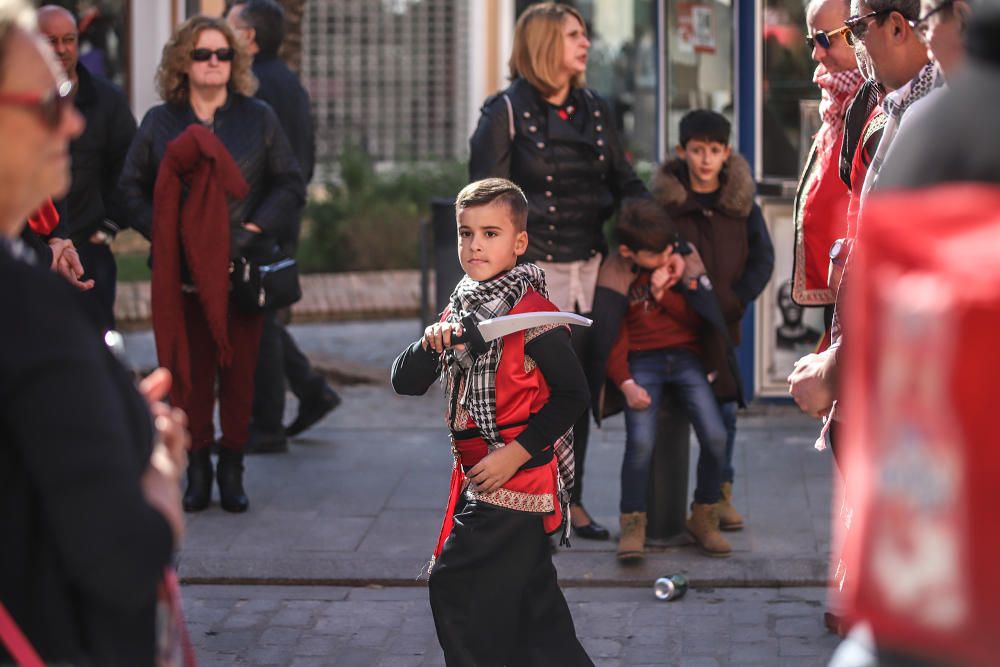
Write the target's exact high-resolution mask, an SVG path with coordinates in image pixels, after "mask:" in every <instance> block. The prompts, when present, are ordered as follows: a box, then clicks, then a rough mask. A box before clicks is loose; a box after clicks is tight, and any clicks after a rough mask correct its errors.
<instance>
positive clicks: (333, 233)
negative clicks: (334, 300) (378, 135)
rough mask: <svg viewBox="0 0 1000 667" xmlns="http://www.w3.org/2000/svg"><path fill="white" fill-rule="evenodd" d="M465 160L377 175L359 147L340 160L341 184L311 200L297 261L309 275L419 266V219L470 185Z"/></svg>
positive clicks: (405, 166)
mask: <svg viewBox="0 0 1000 667" xmlns="http://www.w3.org/2000/svg"><path fill="white" fill-rule="evenodd" d="M466 181H467V176H466V167H465V164H464V163H461V162H441V163H419V164H415V163H410V164H403V165H399V166H397V167H395V168H393V169H392V170H390V171H387V172H386V173H378V172H376V170H375V167H374V165H373V164H372V162H371V160H370V159H369V158H368V156H367V155H365V154H364V153H363V152H361V151H360V150H358V149H349V150H346V151H345V152H344V154H343V156H342V157H341V160H340V182H339V183H338V184H331V185H327V186H326V188H325V193H326V196H325V197H323V198H316V199H313V200H311V201H310V202H309V203H308V205H307V207H306V214H305V217H304V220H303V229H302V242H301V244H300V246H299V251H298V260H299V263H300V265H301V267H302V269H303V270H304V271H308V272H319V271H366V270H381V269H410V268H417V267H418V266H419V265H420V257H419V246H420V244H419V229H420V221H421V220H424V219H427V218H428V217H429V216H430V200H431V198H432V197H453V196H454V195H456V194H457V193H458V191H459V190H460V189H461V188H462V187H463V186H464V185H465V184H466Z"/></svg>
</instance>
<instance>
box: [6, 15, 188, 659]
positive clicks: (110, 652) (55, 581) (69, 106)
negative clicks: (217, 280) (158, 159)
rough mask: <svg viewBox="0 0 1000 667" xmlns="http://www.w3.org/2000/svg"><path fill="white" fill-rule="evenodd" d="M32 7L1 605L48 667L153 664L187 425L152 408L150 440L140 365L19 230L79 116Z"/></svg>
mask: <svg viewBox="0 0 1000 667" xmlns="http://www.w3.org/2000/svg"><path fill="white" fill-rule="evenodd" d="M32 15H33V11H32V10H30V9H28V8H27V6H26V5H25V4H22V3H21V2H19V1H18V0H5V1H4V2H0V145H2V146H3V150H2V151H0V312H3V313H5V319H4V323H3V326H2V327H0V605H2V606H3V607H4V609H5V610H6V611H7V612H8V613H9V615H10V617H11V618H12V619H13V622H14V624H15V625H16V626H17V627H18V629H19V631H20V632H21V633H23V635H24V637H25V638H26V639H27V642H28V643H29V644H30V645H31V647H32V650H33V651H35V652H36V653H37V654H38V655H39V656H40V657H41V660H42V661H44V662H45V663H46V664H50V665H56V664H59V665H70V664H72V665H84V664H86V665H107V666H111V667H116V666H123V667H133V666H137V665H144V666H149V667H151V666H152V665H153V664H154V647H155V644H156V641H155V632H156V599H157V598H156V591H157V583H158V582H159V581H160V580H161V578H162V576H163V571H164V567H165V566H167V565H168V563H169V562H170V559H171V554H172V552H173V551H174V549H175V548H176V547H177V546H178V545H179V543H180V540H181V536H182V534H183V523H184V518H183V517H184V515H183V512H182V510H181V501H180V487H179V476H180V472H179V471H180V470H182V469H183V457H184V449H185V447H186V444H187V442H186V436H185V435H184V433H183V429H182V427H180V424H181V423H182V416H181V415H179V413H178V412H177V411H172V410H169V409H167V408H166V407H165V406H163V405H162V404H160V405H157V406H155V410H156V412H155V414H156V415H157V422H156V424H157V426H158V427H159V426H161V425H162V424H163V423H164V422H167V423H168V424H169V426H168V427H167V428H166V429H164V430H162V431H161V432H160V433H159V436H160V438H159V440H160V442H162V443H164V444H163V445H159V444H158V445H156V446H155V448H154V425H153V421H152V419H151V418H150V410H149V407H148V406H147V404H146V401H144V400H143V397H142V396H141V395H140V394H139V392H137V391H136V389H135V386H134V384H133V381H132V377H131V375H130V374H129V373H128V372H126V370H125V369H124V368H123V367H122V366H121V365H120V364H119V363H118V362H117V361H116V360H115V358H114V357H113V356H112V354H111V353H110V352H109V351H108V349H107V348H106V347H105V345H104V344H103V342H102V338H101V333H100V331H99V330H98V328H97V326H96V325H95V324H94V323H93V322H91V321H90V320H89V318H88V317H87V316H86V315H85V314H84V311H83V310H82V308H81V305H80V302H79V300H78V298H77V295H76V294H75V291H74V289H73V288H72V287H70V286H69V285H68V284H67V283H66V281H64V280H62V279H61V278H59V277H58V276H56V275H54V274H53V273H52V272H51V271H49V270H48V266H47V265H46V264H44V263H43V262H40V261H38V259H37V257H36V255H35V253H33V252H32V251H31V250H30V249H29V248H28V247H27V246H26V245H25V244H24V243H23V242H22V241H21V240H20V239H19V236H20V232H21V229H22V228H23V226H24V222H25V220H26V219H27V217H28V215H29V214H30V213H32V211H34V210H35V209H36V208H37V207H38V206H39V204H40V203H41V202H42V201H44V200H45V199H47V198H48V197H58V196H61V195H63V194H65V192H66V191H67V190H68V189H69V142H70V141H71V140H72V139H73V138H75V137H76V136H78V135H79V134H80V132H81V131H82V129H83V122H82V119H81V117H80V114H79V113H78V112H77V111H76V110H75V109H74V108H73V102H72V96H71V91H72V88H71V87H70V86H69V83H68V82H67V81H65V80H64V79H61V80H57V79H56V78H55V76H54V73H55V72H56V71H57V70H56V69H55V68H54V67H53V66H52V54H51V52H50V51H49V49H48V48H47V47H48V45H47V44H44V43H43V42H42V41H41V40H40V39H39V38H38V36H37V35H35V34H33V33H32V28H31V25H30V22H31V17H32ZM161 391H162V387H161ZM161 418H162V419H161ZM154 451H155V452H156V454H155V456H154V455H153V452H154ZM2 634H4V635H6V634H7V633H6V632H3V633H2ZM11 661H12V656H11V655H9V653H8V652H7V649H5V648H4V646H3V643H0V664H3V665H7V664H11ZM38 664H41V662H40V663H38Z"/></svg>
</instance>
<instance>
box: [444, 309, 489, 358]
mask: <svg viewBox="0 0 1000 667" xmlns="http://www.w3.org/2000/svg"><path fill="white" fill-rule="evenodd" d="M451 344H452V345H453V346H454V345H465V346H466V347H467V348H468V349H469V351H470V352H472V354H477V355H478V354H482V353H483V352H485V351H486V349H487V347H488V346H487V345H486V340H485V339H484V338H483V335H482V334H481V333H479V327H478V326H476V319H475V318H474V317H473V316H472V315H466V316H465V317H463V318H462V335H461V336H452V337H451Z"/></svg>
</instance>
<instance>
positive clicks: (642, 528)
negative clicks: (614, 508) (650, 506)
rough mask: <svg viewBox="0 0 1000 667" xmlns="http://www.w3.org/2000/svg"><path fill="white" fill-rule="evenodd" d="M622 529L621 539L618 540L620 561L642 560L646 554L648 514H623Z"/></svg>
mask: <svg viewBox="0 0 1000 667" xmlns="http://www.w3.org/2000/svg"><path fill="white" fill-rule="evenodd" d="M621 529H622V533H621V537H620V538H619V539H618V560H621V561H632V560H641V559H642V558H643V557H644V555H645V553H646V549H645V545H646V513H645V512H629V513H628V514H622V515H621Z"/></svg>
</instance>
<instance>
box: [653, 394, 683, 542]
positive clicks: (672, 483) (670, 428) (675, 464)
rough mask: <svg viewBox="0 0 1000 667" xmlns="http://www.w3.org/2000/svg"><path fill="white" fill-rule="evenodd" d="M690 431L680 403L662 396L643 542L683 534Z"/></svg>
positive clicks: (663, 539) (661, 539)
mask: <svg viewBox="0 0 1000 667" xmlns="http://www.w3.org/2000/svg"><path fill="white" fill-rule="evenodd" d="M690 452H691V428H690V425H689V423H688V419H687V416H686V415H685V414H684V410H683V409H682V407H681V405H680V402H679V401H678V400H677V399H676V398H675V397H674V395H673V394H672V393H671V392H664V394H663V402H662V403H661V404H660V411H659V414H658V415H657V428H656V448H655V449H654V450H653V463H652V465H651V466H650V471H649V497H648V502H647V507H648V510H647V514H646V539H648V540H651V541H654V542H660V543H670V542H674V541H677V539H678V538H679V537H680V536H682V535H683V534H684V532H685V522H686V520H687V497H688V467H689V460H690Z"/></svg>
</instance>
